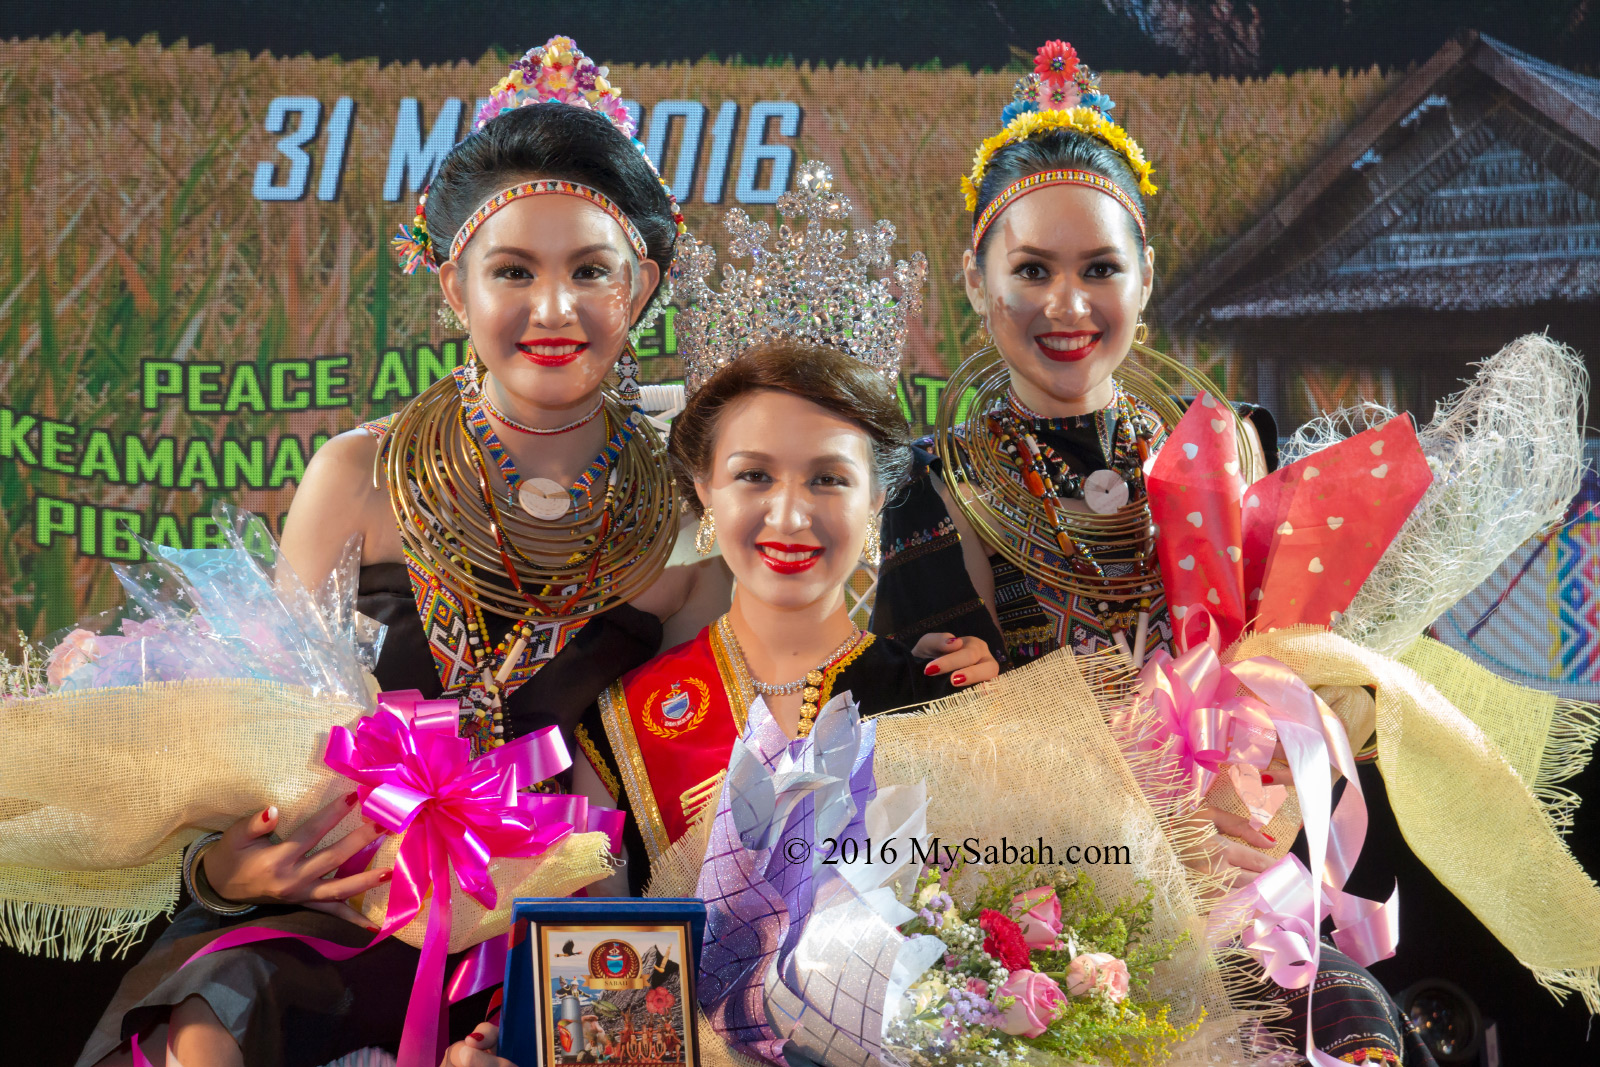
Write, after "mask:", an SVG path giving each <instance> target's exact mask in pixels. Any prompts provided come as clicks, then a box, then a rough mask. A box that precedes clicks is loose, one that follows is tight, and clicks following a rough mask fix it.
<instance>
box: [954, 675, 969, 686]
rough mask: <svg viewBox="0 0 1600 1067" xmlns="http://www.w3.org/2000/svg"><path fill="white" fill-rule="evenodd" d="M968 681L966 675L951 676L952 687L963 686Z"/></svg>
mask: <svg viewBox="0 0 1600 1067" xmlns="http://www.w3.org/2000/svg"><path fill="white" fill-rule="evenodd" d="M966 680H967V676H966V675H964V674H952V675H951V676H950V684H951V685H961V684H962V683H963V682H965V681H966Z"/></svg>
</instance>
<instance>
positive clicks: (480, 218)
mask: <svg viewBox="0 0 1600 1067" xmlns="http://www.w3.org/2000/svg"><path fill="white" fill-rule="evenodd" d="M552 195H554V196H575V197H577V198H579V199H580V200H587V201H588V202H589V203H591V204H593V205H594V206H595V207H597V208H599V209H600V210H601V211H604V212H605V213H606V214H607V215H610V216H611V217H612V218H613V219H614V220H616V223H617V225H618V226H621V227H622V232H623V233H625V234H627V235H628V243H629V244H630V245H632V246H633V250H634V252H636V253H638V256H639V258H640V259H644V258H646V257H647V256H649V254H650V248H649V246H648V245H646V244H645V243H644V235H643V234H641V233H640V232H639V227H637V226H635V225H634V224H633V220H632V219H630V218H628V216H627V214H626V213H624V212H623V210H622V209H621V208H620V207H618V206H617V205H616V204H614V203H612V202H611V199H610V197H608V196H606V195H605V194H604V193H602V192H600V191H599V190H597V189H591V188H589V187H588V186H587V185H579V184H578V183H577V182H568V181H561V180H559V179H545V180H543V181H536V182H523V183H522V184H521V185H513V186H512V187H511V188H509V189H502V190H501V191H500V192H498V193H496V194H495V195H494V196H492V197H490V198H489V200H488V201H487V202H486V203H485V204H484V205H483V206H482V207H480V208H479V209H478V210H477V211H474V212H473V213H472V217H471V218H469V219H468V220H467V221H466V222H463V223H462V224H461V229H459V230H457V231H456V236H455V240H453V241H451V242H450V258H451V259H452V260H453V259H455V258H456V257H458V256H460V255H461V252H462V250H463V249H464V248H466V247H467V242H468V241H470V240H472V235H473V234H474V233H477V232H478V227H479V226H482V225H483V224H484V223H485V222H488V221H489V216H491V215H493V214H494V213H495V212H496V211H499V210H500V209H501V208H503V207H505V206H506V205H507V204H509V203H511V202H512V201H513V200H521V199H522V198H523V197H525V196H552Z"/></svg>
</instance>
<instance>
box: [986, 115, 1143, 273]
mask: <svg viewBox="0 0 1600 1067" xmlns="http://www.w3.org/2000/svg"><path fill="white" fill-rule="evenodd" d="M1045 170H1087V171H1093V172H1094V173H1096V174H1098V175H1100V176H1101V177H1102V178H1109V179H1110V180H1111V181H1113V182H1115V183H1116V184H1117V187H1118V188H1119V189H1121V190H1122V191H1123V192H1125V193H1127V194H1128V198H1129V199H1131V200H1132V201H1133V202H1134V203H1135V204H1138V205H1139V210H1140V211H1141V212H1143V211H1144V197H1143V196H1141V195H1140V194H1139V179H1138V178H1136V177H1135V176H1134V173H1133V169H1132V168H1131V167H1129V166H1128V162H1127V160H1125V159H1123V158H1122V155H1121V153H1119V152H1118V151H1117V150H1116V149H1115V148H1112V147H1111V146H1110V145H1108V144H1106V143H1105V142H1104V141H1102V140H1100V139H1099V138H1098V137H1091V136H1089V135H1088V134H1086V133H1080V132H1079V131H1077V130H1070V129H1055V130H1050V131H1049V132H1047V133H1042V134H1039V135H1038V136H1036V137H1029V138H1028V139H1027V140H1024V141H1018V142H1016V143H1015V144H1008V145H1006V146H1005V147H1004V148H1002V149H1000V151H998V152H996V153H995V154H994V158H993V159H991V160H990V161H989V169H988V170H986V171H984V172H983V181H982V182H981V183H979V185H978V207H977V209H976V210H975V211H973V213H972V217H973V219H974V220H976V219H977V218H978V217H979V216H980V215H982V214H983V209H984V208H986V207H988V206H989V202H990V201H992V200H993V199H994V198H995V197H997V196H999V195H1000V194H1001V193H1003V192H1005V190H1006V187H1007V186H1009V185H1010V184H1011V183H1012V182H1014V181H1017V180H1018V179H1019V178H1026V177H1027V176H1028V175H1030V174H1038V173H1039V172H1040V171H1045ZM1128 225H1129V226H1131V227H1132V228H1133V236H1134V238H1135V239H1136V240H1137V241H1138V242H1139V251H1140V252H1143V251H1144V247H1145V241H1144V235H1143V234H1141V233H1140V232H1139V224H1138V223H1137V222H1135V221H1134V219H1133V216H1132V215H1129V216H1128ZM993 232H994V229H993V228H992V227H991V228H990V230H989V233H988V234H984V237H983V244H981V245H979V246H978V250H977V252H978V265H979V267H980V268H981V267H982V266H983V257H984V252H985V251H986V250H987V248H988V245H989V234H992V233H993Z"/></svg>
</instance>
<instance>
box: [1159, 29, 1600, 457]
mask: <svg viewBox="0 0 1600 1067" xmlns="http://www.w3.org/2000/svg"><path fill="white" fill-rule="evenodd" d="M1160 312H1161V315H1160V321H1161V322H1162V324H1163V325H1165V326H1167V327H1168V328H1175V329H1176V330H1179V331H1183V332H1186V333H1187V332H1191V331H1192V335H1193V336H1197V337H1199V338H1209V339H1210V340H1211V341H1212V342H1213V343H1222V344H1231V346H1232V347H1233V348H1234V349H1235V350H1236V351H1238V352H1240V353H1242V354H1245V355H1246V356H1253V357H1255V359H1256V360H1257V364H1256V367H1257V372H1256V373H1257V380H1256V383H1255V385H1256V389H1255V392H1254V395H1252V396H1251V397H1250V399H1254V400H1258V401H1260V402H1262V403H1265V404H1267V405H1268V406H1269V407H1272V408H1274V409H1275V410H1276V411H1277V412H1278V414H1279V419H1280V424H1283V425H1288V426H1293V425H1296V424H1298V423H1299V422H1300V421H1302V420H1303V419H1304V418H1307V417H1309V416H1310V415H1312V414H1314V413H1315V412H1317V411H1320V410H1322V409H1324V408H1325V407H1327V406H1330V405H1332V404H1342V403H1349V402H1352V401H1353V400H1355V399H1357V398H1362V399H1367V398H1370V399H1377V400H1380V401H1382V402H1385V403H1387V404H1389V405H1390V406H1392V407H1396V408H1404V409H1410V410H1411V411H1413V412H1414V413H1415V414H1416V415H1418V416H1419V418H1420V420H1421V421H1423V422H1426V421H1427V419H1428V418H1430V417H1431V416H1432V414H1433V405H1434V403H1435V401H1437V400H1438V399H1439V398H1440V397H1442V396H1444V395H1446V394H1448V393H1450V392H1453V391H1454V390H1455V389H1456V388H1457V387H1458V383H1459V381H1460V380H1461V379H1462V378H1463V377H1467V376H1470V373H1469V371H1468V366H1467V365H1468V364H1469V363H1472V362H1474V361H1476V360H1479V359H1482V358H1484V357H1486V356H1488V355H1490V354H1492V353H1493V352H1494V351H1495V350H1496V349H1498V348H1499V347H1500V345H1502V344H1503V343H1505V342H1506V341H1509V340H1511V339H1512V338H1514V337H1517V336H1519V335H1521V334H1523V333H1527V332H1529V331H1537V330H1545V329H1548V331H1549V333H1550V335H1551V336H1552V337H1554V338H1556V339H1557V340H1561V341H1565V342H1567V343H1568V344H1571V345H1573V346H1574V347H1576V348H1577V349H1579V350H1580V351H1583V352H1586V353H1588V354H1591V355H1594V354H1600V80H1597V79H1595V78H1592V77H1585V76H1583V75H1580V74H1576V73H1574V72H1572V71H1569V70H1565V69H1563V68H1561V67H1557V66H1554V65H1552V64H1550V63H1546V62H1543V61H1542V60H1539V59H1536V58H1534V57H1533V56H1530V55H1527V54H1526V53H1523V52H1519V51H1517V50H1516V49H1514V48H1511V47H1509V46H1507V45H1505V44H1502V43H1501V42H1499V41H1496V40H1494V39H1493V38H1490V37H1486V36H1482V35H1480V34H1476V33H1467V34H1464V35H1462V36H1461V37H1459V38H1457V39H1455V40H1452V41H1450V42H1448V43H1446V44H1445V46H1444V47H1443V48H1441V49H1440V50H1439V52H1438V53H1436V54H1435V55H1434V57H1433V58H1432V59H1430V60H1429V61H1428V62H1427V63H1426V64H1424V65H1423V66H1422V67H1420V68H1418V69H1417V70H1415V71H1414V72H1413V73H1411V74H1410V75H1409V76H1407V77H1406V78H1405V79H1403V80H1402V81H1401V82H1400V84H1399V85H1397V86H1396V88H1395V89H1394V90H1393V91H1392V92H1391V93H1390V94H1389V95H1388V96H1387V97H1385V98H1384V99H1383V100H1382V101H1380V102H1379V104H1378V105H1377V106H1376V107H1375V108H1374V109H1373V111H1372V112H1371V113H1370V114H1369V115H1367V117H1366V118H1365V119H1363V120H1362V121H1360V122H1358V123H1357V124H1356V125H1355V126H1354V127H1353V128H1352V129H1351V131H1350V132H1349V133H1348V134H1346V135H1345V136H1344V137H1343V138H1342V139H1341V140H1340V141H1339V142H1338V143H1337V144H1336V145H1335V146H1334V147H1333V148H1332V149H1331V150H1330V151H1329V152H1328V153H1327V154H1326V155H1325V156H1324V157H1323V158H1322V160H1321V161H1320V162H1318V163H1317V164H1315V165H1314V166H1313V167H1312V168H1311V169H1310V170H1309V172H1308V173H1307V174H1306V176H1305V177H1304V178H1303V179H1301V180H1300V182H1299V183H1298V184H1297V185H1296V186H1295V187H1294V188H1293V189H1292V190H1291V191H1290V192H1289V193H1288V195H1287V196H1285V197H1284V198H1283V199H1282V200H1281V201H1279V203H1278V204H1277V205H1276V206H1274V207H1273V208H1272V210H1270V211H1268V212H1267V213H1266V214H1265V215H1264V216H1262V217H1261V218H1260V219H1259V220H1258V221H1257V222H1256V223H1255V225H1254V226H1252V227H1251V228H1250V229H1249V230H1248V231H1247V232H1246V233H1245V234H1244V236H1243V237H1241V238H1239V239H1238V240H1237V241H1235V242H1234V243H1233V244H1232V245H1231V246H1229V247H1228V248H1226V249H1225V250H1224V251H1223V252H1222V253H1221V254H1220V255H1217V256H1216V257H1214V258H1213V259H1211V260H1210V261H1209V262H1207V263H1205V264H1203V265H1202V266H1201V267H1200V269H1199V270H1197V271H1195V272H1194V273H1192V274H1190V275H1189V276H1188V278H1187V279H1185V280H1184V281H1183V282H1182V283H1181V284H1180V285H1178V286H1177V287H1176V288H1174V289H1173V290H1172V291H1171V292H1170V293H1169V294H1168V295H1167V296H1166V297H1165V298H1164V299H1163V300H1162V302H1161V304H1160ZM1309 365H1322V367H1321V369H1319V370H1310V369H1309Z"/></svg>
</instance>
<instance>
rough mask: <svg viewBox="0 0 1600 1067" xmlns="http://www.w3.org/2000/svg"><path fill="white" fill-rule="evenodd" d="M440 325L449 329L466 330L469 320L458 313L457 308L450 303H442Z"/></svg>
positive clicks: (440, 306)
mask: <svg viewBox="0 0 1600 1067" xmlns="http://www.w3.org/2000/svg"><path fill="white" fill-rule="evenodd" d="M439 325H440V326H443V327H444V328H445V329H447V330H465V329H466V328H467V320H466V319H464V318H462V317H461V316H460V315H458V314H456V309H455V308H453V307H451V306H450V305H449V304H440V305H439Z"/></svg>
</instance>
